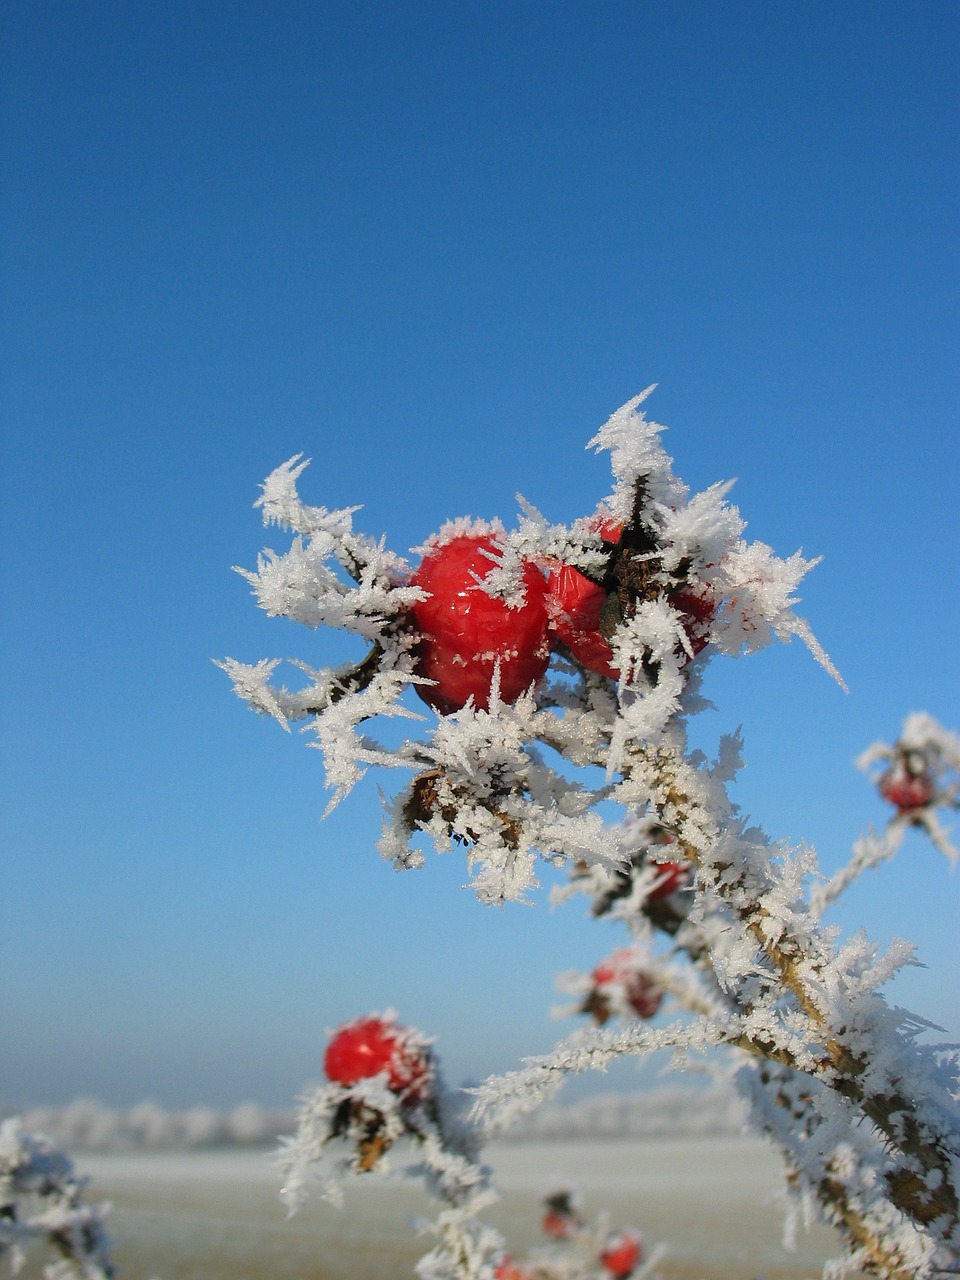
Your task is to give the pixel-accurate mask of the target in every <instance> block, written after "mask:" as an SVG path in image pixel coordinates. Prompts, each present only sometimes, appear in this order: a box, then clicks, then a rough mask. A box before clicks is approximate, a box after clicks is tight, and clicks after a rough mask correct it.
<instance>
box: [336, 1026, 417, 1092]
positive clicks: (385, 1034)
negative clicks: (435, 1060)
mask: <svg viewBox="0 0 960 1280" xmlns="http://www.w3.org/2000/svg"><path fill="white" fill-rule="evenodd" d="M323 1069H324V1071H325V1072H326V1073H327V1078H328V1079H329V1080H332V1081H333V1082H334V1083H335V1084H343V1085H351V1084H356V1083H357V1082H358V1081H359V1080H367V1079H369V1078H370V1077H371V1076H378V1075H380V1074H381V1073H382V1072H386V1073H387V1084H388V1087H389V1088H390V1089H391V1090H392V1091H393V1092H394V1093H396V1094H398V1095H399V1096H400V1097H401V1098H402V1099H403V1100H404V1102H408V1103H410V1104H411V1105H413V1104H416V1103H417V1102H419V1101H420V1099H421V1097H422V1096H423V1093H424V1091H425V1088H426V1086H427V1082H428V1079H429V1076H430V1063H429V1056H428V1053H427V1051H426V1050H425V1049H424V1048H423V1047H422V1046H421V1045H419V1044H417V1043H416V1041H415V1040H413V1039H412V1038H411V1036H410V1033H409V1032H408V1031H407V1029H406V1028H405V1027H399V1026H397V1025H396V1024H395V1023H393V1022H389V1021H387V1020H385V1019H383V1018H377V1017H366V1018H357V1019H355V1021H353V1022H348V1023H347V1024H346V1026H343V1027H341V1028H340V1029H339V1030H338V1031H337V1033H336V1035H335V1036H334V1037H333V1039H332V1040H331V1041H330V1043H329V1044H328V1045H327V1052H326V1054H325V1055H324V1059H323Z"/></svg>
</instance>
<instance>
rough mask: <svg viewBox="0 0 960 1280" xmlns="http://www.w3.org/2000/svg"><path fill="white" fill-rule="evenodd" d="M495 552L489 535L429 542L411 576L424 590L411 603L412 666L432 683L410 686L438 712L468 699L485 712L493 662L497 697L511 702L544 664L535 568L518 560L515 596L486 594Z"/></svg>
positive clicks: (544, 631)
mask: <svg viewBox="0 0 960 1280" xmlns="http://www.w3.org/2000/svg"><path fill="white" fill-rule="evenodd" d="M501 549H502V548H501V546H500V545H498V540H497V537H496V535H495V534H492V533H480V534H463V535H460V536H456V537H453V538H450V539H449V540H448V541H446V542H440V543H437V544H436V545H435V546H433V547H432V548H431V549H430V550H429V551H428V552H427V554H426V555H425V556H424V558H423V560H422V562H421V564H420V566H419V568H418V569H417V571H416V572H415V573H414V575H413V577H412V578H411V586H415V587H421V588H422V589H423V590H424V591H425V592H427V593H429V594H428V597H427V599H425V600H418V601H417V602H416V603H415V604H413V605H412V606H411V608H410V621H411V623H412V625H413V626H414V627H415V628H416V630H417V631H419V632H420V636H421V639H420V642H419V645H418V648H417V666H416V671H417V674H418V675H421V676H426V677H428V678H429V679H430V680H434V681H436V683H435V684H432V685H428V684H418V685H416V686H415V687H416V690H417V692H418V693H419V695H420V697H421V698H423V700H424V701H425V702H428V703H429V704H430V706H432V707H433V708H434V709H435V710H437V711H439V712H440V714H441V715H449V714H450V713H451V712H453V711H459V710H460V708H461V707H463V706H465V705H466V703H467V701H468V700H469V699H470V698H473V701H474V705H475V706H476V707H477V708H478V709H480V710H482V711H486V710H487V709H488V708H489V702H490V691H491V687H492V685H493V679H494V674H495V671H496V668H497V664H498V663H499V669H500V697H501V699H502V701H503V702H506V703H510V702H516V700H517V698H519V697H520V695H521V694H522V693H524V692H525V691H526V690H527V689H529V688H530V686H531V685H532V684H534V683H535V682H536V681H537V680H539V679H540V677H541V676H542V675H543V673H544V672H545V671H546V669H547V663H548V662H549V661H550V641H549V634H548V627H547V610H546V603H545V598H546V590H547V584H546V580H545V579H544V577H543V574H542V573H541V572H540V571H539V569H537V567H536V566H535V565H533V564H530V563H526V564H524V566H523V570H522V574H521V582H522V588H523V589H522V597H523V598H522V601H512V600H507V599H504V598H502V597H500V596H492V595H489V594H488V593H487V592H486V591H485V590H484V589H483V587H482V586H481V585H480V581H483V580H484V579H486V578H487V577H488V575H489V574H490V573H491V571H492V570H493V569H494V568H495V566H496V563H497V560H498V559H499V552H500V550H501ZM478 579H479V580H480V581H478Z"/></svg>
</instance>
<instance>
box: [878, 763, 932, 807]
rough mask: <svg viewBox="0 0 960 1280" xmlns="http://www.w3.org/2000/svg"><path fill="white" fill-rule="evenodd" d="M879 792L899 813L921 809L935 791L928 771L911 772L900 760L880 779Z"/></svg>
mask: <svg viewBox="0 0 960 1280" xmlns="http://www.w3.org/2000/svg"><path fill="white" fill-rule="evenodd" d="M879 785H880V794H881V795H882V796H883V798H884V799H885V800H889V801H890V803H891V804H895V805H896V806H897V808H898V809H899V810H900V812H901V813H909V811H910V810H911V809H922V808H923V807H924V805H928V804H929V803H930V801H931V800H932V799H933V798H934V796H935V795H936V793H937V788H936V786H935V784H934V781H933V779H932V778H931V777H930V775H929V773H926V772H922V773H911V772H910V771H909V770H908V769H907V767H906V765H905V764H903V762H902V761H898V762H897V763H896V764H895V765H894V766H893V768H892V769H889V770H888V771H887V772H886V773H885V774H884V775H883V777H882V778H881V779H880V784H879Z"/></svg>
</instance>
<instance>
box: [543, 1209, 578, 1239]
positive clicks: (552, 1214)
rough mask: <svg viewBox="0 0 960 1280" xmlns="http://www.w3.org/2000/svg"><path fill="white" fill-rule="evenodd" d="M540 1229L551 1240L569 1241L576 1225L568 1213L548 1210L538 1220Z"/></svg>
mask: <svg viewBox="0 0 960 1280" xmlns="http://www.w3.org/2000/svg"><path fill="white" fill-rule="evenodd" d="M540 1227H541V1229H542V1231H543V1233H544V1235H547V1236H549V1237H550V1239H551V1240H569V1239H570V1237H571V1236H572V1235H574V1233H575V1232H576V1230H577V1223H576V1221H575V1220H574V1219H573V1218H572V1217H571V1216H570V1214H569V1213H558V1212H557V1211H556V1209H548V1210H547V1212H546V1213H545V1214H544V1215H543V1217H542V1218H541V1220H540Z"/></svg>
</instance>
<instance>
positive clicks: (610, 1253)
mask: <svg viewBox="0 0 960 1280" xmlns="http://www.w3.org/2000/svg"><path fill="white" fill-rule="evenodd" d="M642 1250H643V1245H642V1241H641V1239H640V1236H639V1235H638V1234H637V1233H636V1231H631V1230H630V1229H629V1228H626V1227H625V1228H624V1229H623V1230H622V1231H617V1232H616V1233H615V1234H614V1235H612V1236H610V1238H609V1239H608V1240H607V1243H606V1245H605V1247H604V1250H603V1253H601V1255H600V1261H601V1262H602V1263H603V1265H604V1267H606V1269H607V1271H609V1272H610V1274H611V1275H612V1276H613V1277H614V1280H626V1277H627V1276H629V1275H631V1274H632V1272H633V1271H634V1270H635V1268H636V1267H637V1266H638V1265H639V1263H640V1260H641V1258H642V1256H643V1252H642Z"/></svg>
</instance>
